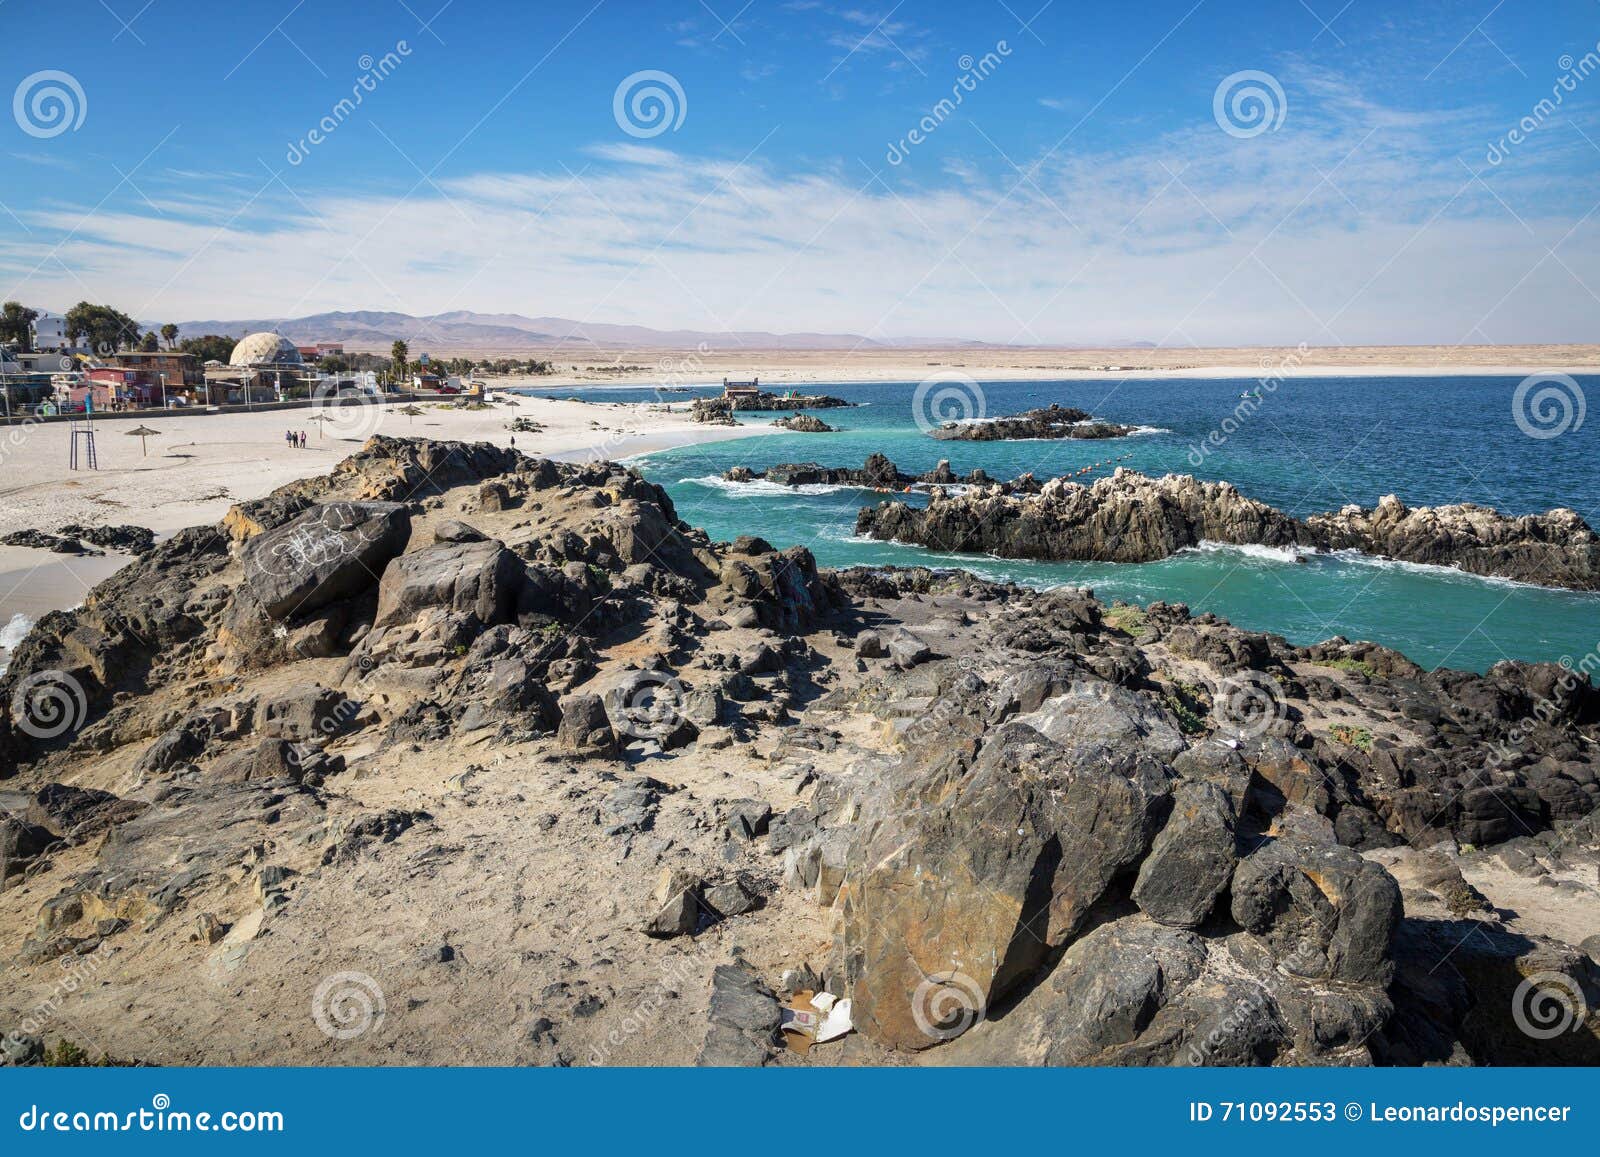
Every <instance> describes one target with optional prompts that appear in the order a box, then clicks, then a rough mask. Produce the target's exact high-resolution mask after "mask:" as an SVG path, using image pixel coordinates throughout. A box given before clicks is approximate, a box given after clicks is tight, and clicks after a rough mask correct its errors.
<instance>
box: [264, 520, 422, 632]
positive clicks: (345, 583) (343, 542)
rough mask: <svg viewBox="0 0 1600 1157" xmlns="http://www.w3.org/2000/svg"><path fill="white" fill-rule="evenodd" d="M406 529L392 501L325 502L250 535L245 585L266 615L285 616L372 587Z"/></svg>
mask: <svg viewBox="0 0 1600 1157" xmlns="http://www.w3.org/2000/svg"><path fill="white" fill-rule="evenodd" d="M409 532H410V517H409V515H408V514H407V512H406V508H405V507H403V506H401V505H399V504H398V503H392V502H330V503H326V504H324V505H322V506H316V507H313V508H312V509H310V510H308V511H306V512H305V513H304V514H301V515H299V516H298V517H296V518H295V519H294V520H293V521H292V522H290V523H288V524H287V525H284V526H280V527H278V528H277V529H276V530H269V531H267V532H266V533H265V534H261V535H258V536H257V537H255V538H253V539H251V540H250V542H249V543H248V544H246V546H245V548H244V556H243V557H244V576H245V584H246V585H247V586H248V587H249V589H250V592H251V593H252V594H253V595H254V596H255V598H256V601H257V602H259V603H260V604H261V609H262V610H263V611H265V612H266V613H267V615H268V617H270V618H273V619H285V618H288V617H289V616H291V615H303V614H307V613H309V612H311V611H314V610H316V609H317V608H318V607H323V606H326V605H327V604H329V603H331V602H333V601H335V600H336V599H341V598H345V597H346V596H348V595H353V594H357V593H359V592H361V591H364V590H366V589H368V588H369V587H372V586H374V585H375V584H376V583H377V581H378V576H379V575H381V574H382V573H383V571H384V568H385V567H386V566H387V565H388V563H389V560H390V559H392V558H394V557H395V556H396V555H397V554H399V553H400V551H401V550H402V549H403V548H404V547H405V542H406V536H407V534H408V533H409Z"/></svg>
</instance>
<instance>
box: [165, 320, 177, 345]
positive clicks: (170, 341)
mask: <svg viewBox="0 0 1600 1157" xmlns="http://www.w3.org/2000/svg"><path fill="white" fill-rule="evenodd" d="M161 340H162V341H164V342H166V343H167V348H168V349H169V350H175V349H177V348H178V327H177V326H175V325H173V324H172V323H171V322H170V321H169V322H167V324H166V325H164V326H162V327H161Z"/></svg>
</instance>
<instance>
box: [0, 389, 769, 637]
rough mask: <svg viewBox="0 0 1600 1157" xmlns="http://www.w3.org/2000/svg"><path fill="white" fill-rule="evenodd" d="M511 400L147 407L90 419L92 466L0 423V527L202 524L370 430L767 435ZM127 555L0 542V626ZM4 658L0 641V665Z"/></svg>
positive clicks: (528, 440)
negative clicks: (293, 434) (319, 408)
mask: <svg viewBox="0 0 1600 1157" xmlns="http://www.w3.org/2000/svg"><path fill="white" fill-rule="evenodd" d="M506 396H507V397H511V400H512V401H513V402H514V403H515V405H495V406H493V407H491V408H490V409H487V410H456V409H453V408H449V407H448V406H435V405H432V404H429V403H420V404H419V408H420V409H422V410H423V413H422V414H419V415H417V416H415V417H411V416H408V415H406V414H403V413H400V412H399V410H398V408H397V407H381V408H380V407H372V408H368V407H360V408H359V409H358V410H356V411H355V412H354V413H353V415H352V417H351V420H350V422H349V424H348V425H347V426H341V425H340V424H336V423H329V424H327V426H326V433H325V436H322V437H319V436H318V431H319V427H318V424H317V423H316V422H313V421H311V420H310V419H311V415H312V413H313V411H312V410H310V409H299V410H279V411H269V412H266V413H255V414H252V413H243V414H200V413H194V414H172V413H166V414H162V413H152V414H149V415H145V416H143V417H142V420H143V422H144V424H145V425H146V426H149V427H151V428H152V429H156V430H159V431H161V433H159V434H157V435H155V436H154V437H151V438H149V439H148V440H147V441H148V448H149V453H148V456H144V455H141V453H140V439H139V438H136V437H131V436H129V435H128V434H127V431H128V430H131V429H133V428H134V427H135V426H137V425H139V422H138V421H134V420H126V419H123V420H115V421H104V422H101V423H99V424H98V425H97V427H96V439H95V441H96V449H97V452H98V457H99V461H100V469H99V470H95V471H90V470H78V471H73V470H70V469H69V468H68V465H67V462H68V447H69V442H70V434H69V431H68V426H67V425H66V424H65V423H46V424H40V425H37V426H31V427H9V428H7V427H0V535H3V534H8V533H10V532H12V531H15V530H24V529H30V528H32V529H38V530H42V531H46V532H51V533H53V532H55V531H56V530H58V529H59V528H60V527H61V526H63V525H65V524H67V523H81V524H84V525H106V524H119V523H131V524H134V525H137V526H147V527H149V528H150V529H151V530H154V531H155V532H156V533H157V534H158V535H162V536H165V535H168V534H171V533H172V532H173V531H176V530H179V529H181V528H183V527H186V526H199V525H205V524H209V523H214V522H216V521H218V520H219V519H221V517H222V516H223V515H224V514H225V513H227V510H228V507H230V506H232V505H233V504H234V503H236V502H245V501H249V500H250V499H254V498H260V497H262V496H263V495H265V494H268V493H270V492H271V491H272V490H274V489H276V488H277V487H279V486H282V485H283V484H284V483H286V482H292V481H293V480H295V479H297V478H306V477H310V476H312V475H317V474H325V473H327V472H328V471H329V470H331V469H332V468H333V466H334V464H335V463H337V462H338V461H339V460H341V459H342V458H344V457H346V456H347V455H349V454H352V453H354V452H355V451H356V450H358V449H360V447H361V445H362V443H363V442H364V441H365V440H366V439H367V437H369V436H370V435H372V434H374V433H381V434H390V435H393V436H395V437H429V438H441V439H451V440H456V441H467V442H493V443H495V444H496V445H500V446H506V445H510V444H511V441H512V439H513V437H514V438H515V440H516V447H517V449H519V450H521V451H523V452H525V453H528V454H534V455H542V456H546V457H552V458H561V459H566V460H578V459H582V458H587V457H593V458H597V459H599V458H609V459H612V460H617V459H622V458H629V457H634V456H637V455H641V454H647V453H650V452H651V451H655V450H663V449H668V448H671V447H675V446H683V445H688V444H691V443H696V442H712V441H722V440H725V439H728V438H739V437H747V436H751V435H757V434H762V433H767V432H769V429H768V428H766V427H763V426H749V425H746V426H740V427H729V426H707V425H704V424H700V423H696V422H693V421H691V420H690V419H689V417H688V415H687V413H686V412H684V410H685V409H686V407H687V402H684V403H680V404H679V406H678V409H677V410H676V411H675V412H667V411H666V410H665V409H663V408H661V407H655V406H651V407H646V406H640V405H621V404H594V403H585V402H572V401H565V400H560V401H558V400H555V399H550V398H521V397H515V396H512V395H506ZM513 417H524V418H528V419H530V420H532V421H535V422H538V423H540V424H541V425H542V426H544V431H543V432H542V433H538V434H526V433H524V434H516V435H513V434H511V433H510V432H509V431H508V430H507V429H506V426H507V425H508V424H509V423H510V421H511V419H512V418H513ZM287 429H295V430H305V431H306V436H307V445H306V448H305V449H304V450H297V449H293V448H291V447H290V446H289V445H288V443H287V442H286V441H285V439H284V431H285V430H287ZM127 561H128V559H127V556H125V555H119V554H108V555H106V556H104V557H100V558H96V557H83V556H73V555H60V554H53V553H51V552H49V551H42V550H32V549H27V548H22V547H0V630H3V629H4V628H5V627H6V626H7V625H8V624H10V623H11V622H12V620H13V617H14V616H15V615H18V614H21V615H25V616H26V617H27V618H28V619H29V620H33V619H37V618H38V617H39V616H40V615H41V614H44V613H45V612H46V611H50V610H56V609H66V608H68V607H72V606H76V605H77V604H79V603H80V602H82V601H83V596H84V593H85V592H86V591H88V589H89V588H90V587H92V586H93V585H95V584H96V583H98V582H100V581H101V580H103V579H105V578H106V577H107V576H108V575H110V574H111V573H113V572H114V571H115V570H116V569H117V568H118V567H119V566H121V565H122V564H124V563H126V562H127ZM5 659H6V653H5V649H4V648H3V647H0V664H3V663H4V662H5Z"/></svg>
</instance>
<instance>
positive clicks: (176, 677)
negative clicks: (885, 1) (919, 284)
mask: <svg viewBox="0 0 1600 1157" xmlns="http://www.w3.org/2000/svg"><path fill="white" fill-rule="evenodd" d="M1052 485H1053V484H1052ZM1097 485H1099V484H1097ZM1080 489H1081V488H1080ZM944 501H945V503H953V502H955V501H957V500H954V499H946V500H944ZM1008 501H1009V500H1008ZM1029 501H1031V500H1029ZM1216 502H1217V503H1221V502H1222V498H1221V497H1220V496H1217V497H1216ZM1246 502H1247V500H1243V499H1233V498H1230V499H1228V509H1229V510H1233V509H1234V505H1233V504H1234V503H1239V504H1244V503H1246ZM1238 508H1239V509H1241V510H1246V511H1253V509H1254V508H1252V507H1249V506H1248V505H1241V506H1239V507H1238ZM1195 509H1196V510H1197V511H1198V510H1200V509H1201V508H1198V507H1197V508H1195ZM1249 516H1250V517H1256V518H1258V519H1259V520H1260V526H1261V528H1262V529H1263V532H1265V533H1276V532H1277V531H1275V530H1274V529H1273V528H1274V527H1277V526H1278V525H1279V524H1277V523H1276V522H1274V521H1273V520H1272V519H1271V517H1270V515H1269V514H1267V513H1266V512H1263V511H1256V512H1254V513H1253V514H1251V515H1249ZM0 699H3V701H4V702H5V703H7V704H11V705H12V708H13V709H12V711H11V712H9V713H8V714H6V715H4V716H0V776H4V777H6V778H4V779H3V781H0V958H4V959H5V961H6V964H7V981H8V984H7V989H8V991H7V992H6V993H5V994H3V995H0V1037H3V1039H4V1040H5V1042H6V1047H5V1049H4V1050H3V1055H4V1057H5V1059H6V1060H7V1061H10V1062H16V1063H34V1062H37V1060H38V1059H39V1058H40V1057H41V1056H42V1055H43V1052H44V1049H45V1047H46V1046H47V1045H49V1044H50V1043H51V1042H52V1040H53V1041H54V1042H56V1045H57V1046H59V1044H60V1042H61V1041H63V1040H66V1041H72V1042H76V1043H78V1044H88V1043H92V1044H94V1045H96V1047H98V1048H104V1049H106V1050H107V1051H108V1052H109V1053H110V1054H111V1055H113V1056H115V1057H118V1058H129V1059H135V1060H141V1061H149V1062H159V1063H173V1064H196V1063H228V1064H244V1063H322V1064H330V1063H331V1064H359V1063H428V1062H431V1063H498V1064H582V1063H589V1064H652V1063H654V1064H660V1063H671V1064H685V1063H701V1064H779V1065H825V1064H907V1063H957V1064H962V1063H971V1064H994V1063H1006V1064H1130V1065H1131V1064H1139V1065H1147V1064H1163V1065H1166V1064H1396V1065H1417V1064H1457V1065H1466V1064H1500V1065H1505V1064H1595V1063H1600V1012H1597V1011H1596V1010H1600V972H1597V969H1596V963H1595V962H1596V958H1597V957H1600V943H1597V942H1595V941H1594V940H1593V930H1594V929H1595V927H1596V920H1597V917H1600V884H1597V878H1596V871H1597V867H1600V834H1597V832H1596V830H1595V822H1596V821H1595V813H1596V808H1597V805H1600V693H1597V692H1596V690H1595V689H1594V688H1593V686H1592V685H1591V682H1590V678H1589V674H1588V672H1587V670H1583V671H1576V670H1570V669H1566V668H1563V667H1560V666H1558V665H1555V664H1548V663H1542V664H1529V663H1515V662H1505V663H1501V664H1498V665H1496V666H1495V667H1494V668H1493V669H1492V670H1491V671H1490V672H1488V673H1487V674H1486V675H1476V674H1471V673H1466V672H1456V671H1447V670H1441V671H1433V672H1427V671H1423V670H1422V669H1420V668H1419V667H1417V666H1416V665H1415V664H1412V663H1410V662H1409V661H1408V660H1406V659H1405V658H1404V657H1403V656H1401V655H1399V654H1396V653H1395V652H1393V651H1389V650H1386V649H1385V648H1382V647H1379V646H1376V645H1374V644H1370V643H1352V642H1349V641H1347V640H1344V639H1332V640H1328V641H1327V642H1324V643H1320V644H1317V645H1315V646H1310V647H1296V646H1292V645H1290V644H1288V643H1287V642H1286V641H1285V640H1283V639H1282V638H1280V637H1277V636H1273V635H1266V634H1258V633H1251V632H1246V631H1241V630H1238V629H1236V628H1234V627H1232V626H1230V625H1228V624H1227V623H1224V622H1221V621H1219V620H1217V619H1216V618H1214V617H1212V616H1208V615H1200V616H1194V615H1191V614H1190V613H1189V611H1188V610H1187V608H1184V607H1182V606H1169V605H1164V604H1153V605H1151V606H1149V607H1146V608H1137V607H1131V606H1126V605H1121V604H1118V605H1115V606H1107V605H1105V604H1103V603H1101V602H1099V601H1097V600H1096V599H1095V598H1094V597H1093V596H1092V594H1091V593H1090V592H1087V591H1081V590H1074V589H1057V590H1053V591H1048V592H1040V591H1033V590H1029V589H1026V588H1022V587H1017V586H1011V585H1006V584H997V583H989V582H984V581H981V580H978V579H976V578H973V577H972V576H970V575H965V574H962V573H960V572H955V573H941V572H933V571H929V570H925V569H913V570H892V569H891V570H881V569H870V570H869V569H853V570H847V571H841V572H837V573H835V572H829V571H825V570H820V569H819V568H818V567H817V566H816V564H815V561H814V559H813V558H812V556H811V555H810V553H809V552H808V551H806V550H805V549H803V548H798V547H796V548H789V549H777V548H775V547H773V546H772V545H771V544H769V543H766V542H764V541H762V540H760V539H756V538H750V537H744V538H740V539H737V540H735V541H733V542H724V543H718V542H713V541H711V540H710V539H709V538H708V537H707V536H706V535H705V534H704V533H702V532H701V531H698V530H696V529H694V528H692V527H690V526H688V525H687V524H685V523H683V522H682V521H680V520H679V519H678V518H677V516H676V513H675V511H674V510H673V507H672V503H671V501H670V499H669V498H668V496H667V495H666V494H665V493H664V492H663V491H662V490H661V489H659V488H658V487H656V486H653V485H651V484H649V483H648V482H645V481H644V480H643V479H641V478H640V477H639V476H638V475H636V474H634V473H633V472H631V471H627V470H625V469H623V468H622V467H619V466H616V465H613V464H610V463H598V464H588V465H582V466H578V465H564V464H559V463H555V462H551V461H548V460H541V459H533V458H528V457H526V456H524V455H522V454H519V453H517V452H515V451H511V450H505V449H500V448H496V447H493V446H489V445H485V444H467V443H450V442H432V441H425V440H400V439H391V438H374V439H373V440H371V441H370V442H369V443H368V444H367V446H366V447H365V448H364V449H363V450H362V451H361V452H360V453H358V454H356V455H354V456H352V457H351V458H349V459H347V460H346V461H344V462H343V463H341V464H340V465H339V467H338V468H336V469H335V470H334V471H333V473H332V474H330V475H329V476H327V477H325V478H319V479H312V480H309V481H306V482H298V483H294V484H291V485H289V486H285V487H283V488H281V489H280V490H278V491H277V492H275V493H274V494H273V495H271V496H270V497H268V498H265V499H262V500H260V501H257V502H251V503H244V504H241V505H239V506H236V507H235V508H233V510H232V511H230V513H229V515H228V517H227V518H226V519H225V520H224V521H223V522H222V523H221V524H219V525H217V526H215V527H197V528H194V529H192V530H187V531H183V532H181V533H179V534H177V535H174V536H173V537H172V538H171V539H169V540H167V541H164V542H162V543H160V544H158V545H156V546H155V547H154V549H152V550H151V551H149V552H148V553H147V554H145V555H144V556H143V557H141V558H140V559H139V560H137V561H135V562H133V563H131V564H130V565H129V566H128V567H127V568H126V569H124V570H123V571H121V572H119V573H118V574H117V575H115V576H113V577H112V578H111V579H109V580H107V581H106V582H105V583H102V584H101V585H100V586H99V587H97V588H96V589H95V591H94V592H93V593H92V595H91V597H90V599H89V600H88V601H87V602H86V604H85V605H84V606H83V607H82V608H80V609H78V610H75V611H70V612H57V613H53V614H51V615H48V616H46V617H45V618H44V619H42V620H41V621H40V622H39V623H38V624H37V625H36V626H35V628H34V629H33V631H32V632H31V633H30V634H29V636H28V637H27V638H26V639H25V640H24V641H23V642H22V643H21V644H20V646H19V647H18V648H17V649H16V652H15V654H14V656H13V659H12V663H11V666H10V668H9V669H8V670H7V671H6V673H5V674H4V675H3V676H0ZM1584 929H1588V930H1589V931H1588V932H1585V931H1584ZM1585 936H1589V937H1590V939H1589V940H1585V939H1584V938H1585ZM63 964H69V965H70V966H71V967H72V968H75V969H78V970H88V975H90V976H91V977H98V978H99V981H98V982H95V983H84V984H82V985H80V986H77V988H76V990H75V991H74V993H73V995H72V996H71V997H70V998H69V1000H68V1003H66V1004H64V1005H62V1006H61V1007H62V1011H63V1013H64V1014H65V1016H63V1017H56V1016H55V1014H54V1013H53V1011H41V1010H51V1009H53V1008H54V1007H55V1006H54V1005H52V1004H51V1003H50V1000H51V994H52V993H55V992H57V991H58V987H57V986H58V985H59V979H60V976H61V975H62V967H63ZM351 976H357V977H359V978H361V980H362V981H363V982H366V983H369V984H370V988H369V989H364V991H366V993H367V1002H368V1008H369V1010H370V1008H371V1007H372V1005H373V1004H374V1003H376V1005H377V1006H378V1008H379V1010H380V1015H378V1016H376V1017H375V1018H374V1017H373V1016H371V1015H370V1012H369V1015H368V1017H367V1020H366V1023H363V1024H362V1025H360V1026H359V1031H354V1032H345V1033H343V1034H333V1033H330V1032H328V1031H327V1030H326V1028H325V1027H323V1026H321V1025H319V1024H318V1023H317V1018H316V1017H314V1016H313V1015H309V1014H308V1007H310V1008H312V1009H315V1008H316V1007H317V1005H316V1001H317V1000H319V999H322V997H321V996H319V995H316V994H320V993H324V992H325V989H326V986H327V985H328V984H329V983H330V982H332V981H333V980H334V979H336V978H348V977H351ZM1530 978H1533V979H1532V980H1530ZM1535 981H1536V982H1537V985H1538V986H1539V987H1538V988H1537V991H1536V992H1535V993H1534V995H1537V996H1541V997H1551V995H1552V994H1557V993H1560V994H1565V999H1566V1001H1567V1006H1566V1007H1568V1009H1569V1010H1570V1016H1569V1018H1568V1019H1569V1021H1570V1023H1569V1024H1568V1026H1567V1031H1564V1032H1563V1033H1561V1034H1560V1035H1558V1036H1554V1037H1551V1036H1539V1035H1537V1034H1529V1033H1527V1032H1525V1031H1523V1030H1522V1028H1521V1025H1522V1024H1523V1023H1525V1022H1524V1021H1523V1020H1522V1015H1523V1013H1522V1012H1521V1011H1519V1008H1520V1005H1519V1002H1523V1001H1526V999H1527V998H1528V995H1529V991H1530V990H1529V985H1530V984H1532V983H1534V982H1535ZM374 992H375V993H376V1001H374V999H373V993H374ZM800 992H827V993H829V994H832V995H833V996H835V997H837V998H839V1000H840V1001H844V1000H848V1001H849V1010H848V1014H847V1020H848V1021H849V1022H850V1023H851V1024H852V1026H853V1030H854V1031H852V1032H849V1033H847V1034H846V1035H844V1036H842V1037H840V1038H838V1039H837V1040H835V1041H830V1042H827V1043H819V1044H816V1045H815V1046H813V1047H811V1048H810V1049H809V1050H806V1051H796V1050H793V1049H786V1048H784V1047H783V1043H784V1037H783V1035H782V1033H781V1032H780V1023H779V1022H780V1017H781V1008H780V998H781V999H782V1000H784V1001H789V1002H791V1003H792V1002H793V1001H794V1000H796V999H798V998H797V997H796V996H795V994H796V993H800ZM385 998H386V999H385ZM57 999H59V998H57ZM385 1005H386V1007H387V1014H386V1015H382V1009H383V1007H384V1006H385ZM67 1018H70V1019H67ZM80 1034H81V1035H82V1036H83V1038H84V1039H82V1040H80V1039H79V1035H80Z"/></svg>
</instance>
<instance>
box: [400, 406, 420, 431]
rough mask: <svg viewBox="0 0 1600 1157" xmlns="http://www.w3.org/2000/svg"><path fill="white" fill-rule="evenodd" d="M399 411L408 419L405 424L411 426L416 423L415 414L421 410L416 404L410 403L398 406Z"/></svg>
mask: <svg viewBox="0 0 1600 1157" xmlns="http://www.w3.org/2000/svg"><path fill="white" fill-rule="evenodd" d="M400 412H401V413H402V414H404V415H405V416H406V418H407V419H408V422H407V424H408V425H413V426H414V425H416V422H417V415H418V414H420V413H422V411H421V410H419V409H418V408H417V407H416V406H412V405H405V406H401V407H400Z"/></svg>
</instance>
